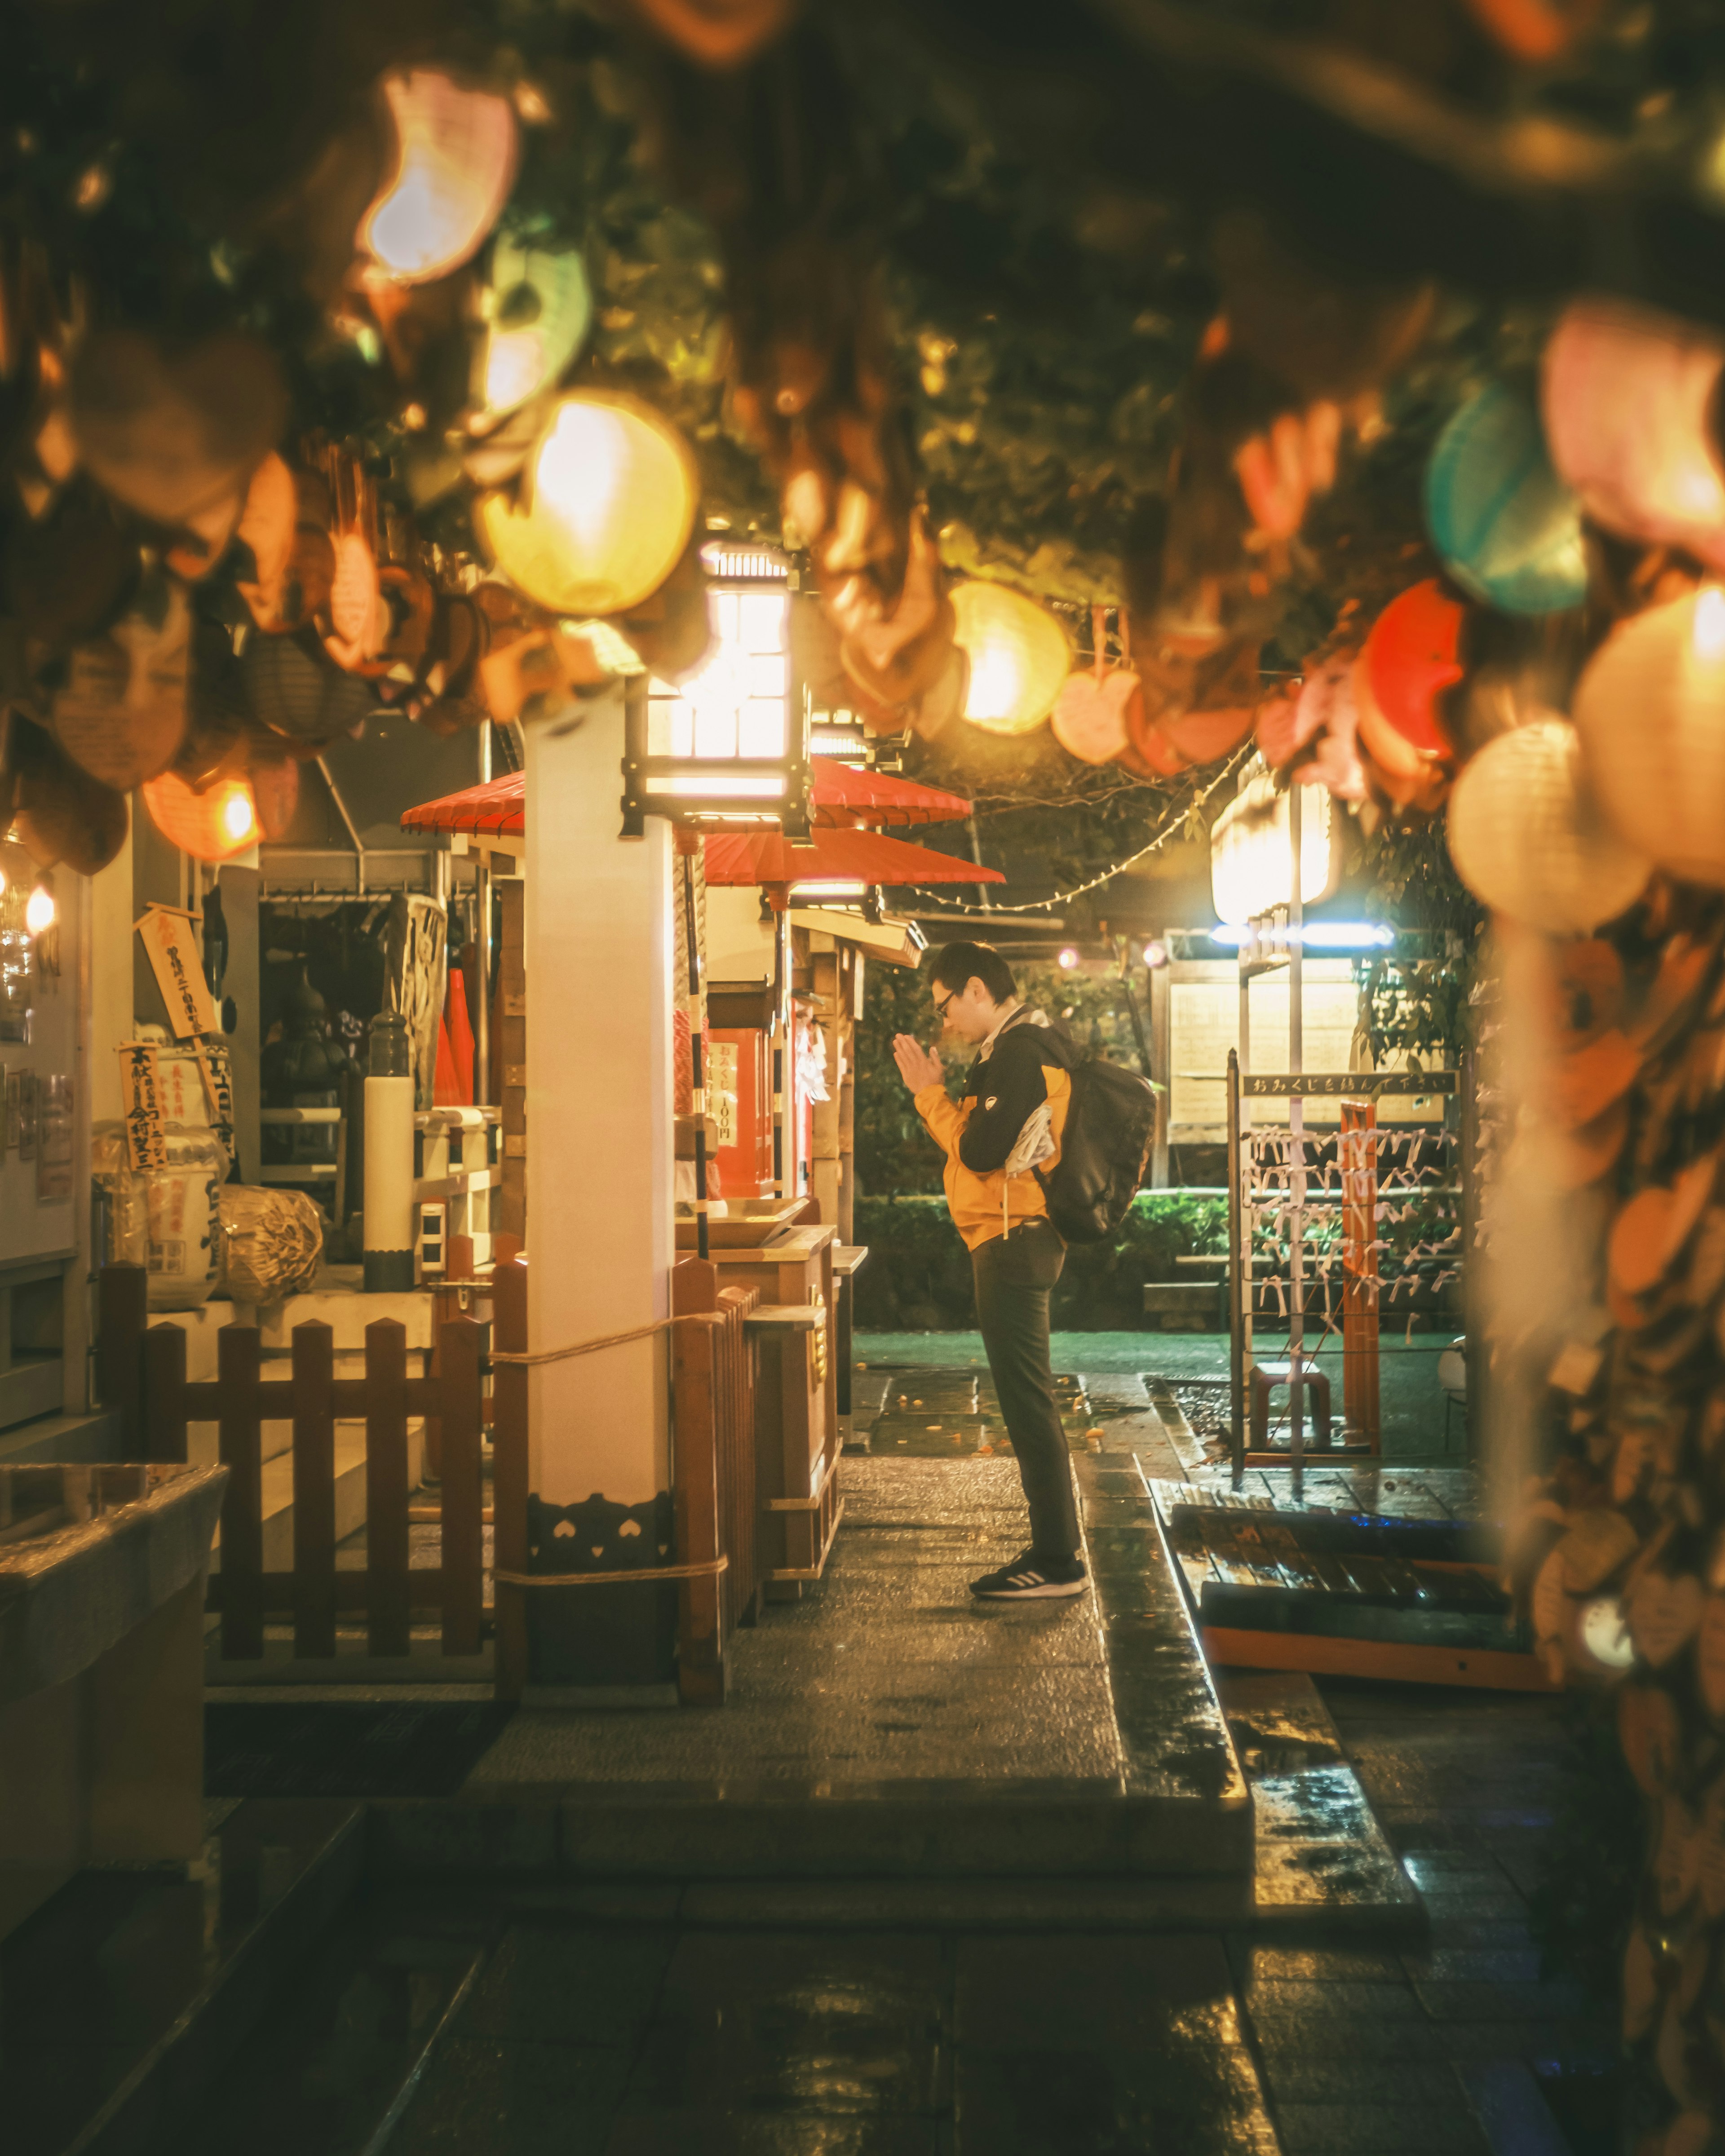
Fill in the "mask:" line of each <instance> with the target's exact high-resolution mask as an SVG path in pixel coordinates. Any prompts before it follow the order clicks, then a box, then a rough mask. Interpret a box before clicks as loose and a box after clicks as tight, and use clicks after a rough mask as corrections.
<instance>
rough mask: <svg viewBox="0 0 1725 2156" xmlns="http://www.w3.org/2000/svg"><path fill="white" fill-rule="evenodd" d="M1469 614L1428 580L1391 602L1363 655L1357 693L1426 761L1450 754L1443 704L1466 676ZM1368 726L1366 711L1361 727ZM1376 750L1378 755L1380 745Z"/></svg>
mask: <svg viewBox="0 0 1725 2156" xmlns="http://www.w3.org/2000/svg"><path fill="white" fill-rule="evenodd" d="M1466 612H1467V610H1466V608H1465V607H1464V606H1462V605H1461V602H1460V601H1459V600H1456V599H1453V598H1450V595H1449V593H1447V592H1446V591H1445V589H1444V588H1443V586H1442V585H1441V584H1440V583H1439V582H1438V580H1437V578H1436V577H1427V578H1426V580H1425V583H1420V584H1414V585H1413V586H1411V587H1410V588H1409V589H1408V590H1407V591H1404V592H1403V593H1399V595H1398V596H1397V597H1396V598H1393V599H1392V600H1391V601H1390V602H1389V605H1388V606H1387V607H1385V608H1384V611H1383V613H1380V614H1379V615H1378V619H1377V620H1376V621H1375V622H1373V624H1372V632H1371V634H1370V635H1369V636H1368V637H1367V639H1366V641H1365V648H1364V649H1363V650H1362V652H1361V653H1360V665H1359V672H1358V676H1357V677H1356V688H1357V689H1358V686H1359V685H1363V686H1364V687H1365V688H1366V689H1367V690H1368V691H1369V695H1368V699H1367V702H1368V705H1369V707H1370V712H1371V714H1372V716H1374V717H1377V718H1381V719H1382V720H1383V721H1384V723H1385V725H1386V726H1389V727H1390V728H1391V729H1392V730H1393V731H1394V732H1396V733H1398V734H1399V735H1400V736H1401V737H1402V740H1403V741H1404V742H1405V743H1406V744H1407V746H1408V747H1409V748H1412V749H1414V750H1415V751H1416V752H1418V753H1419V754H1420V756H1422V757H1438V756H1447V755H1448V754H1449V752H1450V747H1451V743H1450V737H1449V735H1448V734H1447V732H1445V728H1444V723H1443V721H1442V719H1441V718H1440V716H1439V714H1438V698H1439V697H1440V696H1441V695H1442V693H1443V691H1444V690H1445V689H1447V688H1449V687H1450V685H1452V684H1453V683H1455V682H1456V681H1459V680H1461V676H1462V675H1463V674H1464V673H1465V672H1466V668H1465V667H1464V666H1463V665H1462V663H1461V624H1462V623H1463V621H1464V620H1465V619H1466ZM1367 723H1368V721H1367V716H1366V712H1365V711H1364V709H1363V710H1362V715H1361V724H1362V726H1365V725H1366V724H1367ZM1372 749H1373V755H1376V754H1377V753H1378V750H1377V746H1376V743H1375V742H1373V744H1372ZM1380 760H1381V759H1380Z"/></svg>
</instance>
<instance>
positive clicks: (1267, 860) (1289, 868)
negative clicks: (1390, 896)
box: [1210, 768, 1342, 928]
mask: <svg viewBox="0 0 1725 2156" xmlns="http://www.w3.org/2000/svg"><path fill="white" fill-rule="evenodd" d="M1290 803H1291V794H1290V793H1289V791H1288V790H1287V789H1286V788H1281V787H1279V786H1277V784H1276V780H1275V778H1274V777H1273V776H1272V775H1271V773H1269V772H1267V771H1265V770H1263V769H1261V768H1260V769H1259V770H1257V771H1250V770H1249V771H1248V774H1247V776H1246V777H1245V778H1243V779H1242V780H1241V782H1240V791H1239V793H1237V794H1235V797H1234V798H1233V800H1232V801H1230V803H1229V804H1228V806H1227V807H1226V808H1224V810H1223V811H1222V813H1221V814H1220V815H1219V816H1218V817H1217V819H1216V820H1215V824H1214V827H1213V828H1212V829H1211V832H1210V900H1211V903H1212V904H1213V905H1214V907H1215V909H1216V915H1217V917H1218V919H1219V920H1221V921H1227V922H1229V923H1230V925H1231V926H1233V927H1236V928H1243V927H1245V925H1246V923H1247V922H1248V921H1255V920H1257V919H1259V918H1260V916H1262V915H1264V914H1266V913H1270V912H1272V911H1274V910H1275V909H1276V907H1277V906H1286V905H1288V904H1289V903H1290V901H1291V899H1292V897H1293V895H1294V850H1293V838H1292V819H1291V807H1290ZM1341 835H1342V819H1341V818H1340V817H1339V816H1338V815H1337V814H1336V813H1335V811H1334V809H1333V808H1332V805H1331V802H1330V797H1329V795H1328V794H1327V793H1325V792H1324V790H1323V788H1322V787H1318V786H1308V787H1307V788H1306V789H1305V790H1304V792H1303V793H1301V797H1300V900H1301V904H1302V905H1304V906H1316V905H1317V902H1318V901H1319V900H1320V899H1323V898H1327V897H1328V896H1330V894H1331V893H1332V891H1334V890H1335V888H1336V886H1337V884H1338V883H1339V882H1340V880H1341V869H1342V860H1341Z"/></svg>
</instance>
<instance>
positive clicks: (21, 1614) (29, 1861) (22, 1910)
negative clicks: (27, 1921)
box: [0, 1464, 228, 1937]
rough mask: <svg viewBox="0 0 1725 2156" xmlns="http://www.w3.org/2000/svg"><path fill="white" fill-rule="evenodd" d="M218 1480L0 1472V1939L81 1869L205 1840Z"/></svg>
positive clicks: (26, 1469) (214, 1473)
mask: <svg viewBox="0 0 1725 2156" xmlns="http://www.w3.org/2000/svg"><path fill="white" fill-rule="evenodd" d="M227 1479H228V1471H227V1470H226V1469H225V1468H223V1467H182V1466H113V1465H102V1466H59V1465H53V1464H46V1465H36V1466H14V1467H0V1937H4V1935H5V1934H6V1933H7V1932H8V1930H10V1929H11V1928H13V1926H14V1925H15V1924H17V1923H18V1922H21V1921H22V1920H23V1917H25V1916H27V1915H28V1913H29V1912H30V1910H31V1909H33V1908H34V1907H36V1906H37V1905H38V1904H39V1902H42V1901H44V1899H45V1898H46V1897H47V1896H48V1895H49V1894H51V1893H53V1892H55V1891H56V1890H57V1888H58V1887H59V1886H60V1885H62V1884H63V1883H64V1881H66V1880H67V1879H69V1877H70V1876H72V1874H73V1873H74V1871H77V1870H78V1869H79V1868H80V1866H82V1865H85V1864H89V1863H159V1862H162V1861H164V1860H172V1859H177V1858H189V1857H192V1856H195V1855H196V1853H197V1851H198V1848H199V1846H200V1845H201V1841H202V1836H203V1817H202V1794H203V1600H204V1575H205V1573H206V1571H207V1569H208V1564H209V1553H210V1544H211V1542H212V1539H213V1537H214V1533H215V1528H216V1522H217V1519H218V1516H219V1514H220V1512H221V1504H222V1491H223V1486H224V1485H225V1484H226V1481H227Z"/></svg>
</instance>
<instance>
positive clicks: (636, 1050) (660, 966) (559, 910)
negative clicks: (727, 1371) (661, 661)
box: [526, 693, 672, 1601]
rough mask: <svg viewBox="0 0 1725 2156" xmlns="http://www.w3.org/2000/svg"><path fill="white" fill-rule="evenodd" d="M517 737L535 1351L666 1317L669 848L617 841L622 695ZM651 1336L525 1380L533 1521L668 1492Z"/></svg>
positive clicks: (652, 824)
mask: <svg viewBox="0 0 1725 2156" xmlns="http://www.w3.org/2000/svg"><path fill="white" fill-rule="evenodd" d="M526 740H527V768H526V813H527V836H528V841H529V843H530V844H531V849H532V854H531V870H530V873H529V875H528V876H527V880H526V997H527V1117H526V1121H527V1131H526V1139H527V1328H528V1337H529V1341H530V1342H531V1347H533V1348H534V1350H535V1351H538V1350H542V1349H544V1348H548V1347H564V1346H567V1345H568V1344H570V1343H572V1342H575V1341H578V1340H590V1339H593V1338H594V1337H597V1336H599V1335H602V1334H605V1333H611V1332H626V1331H628V1330H629V1328H630V1327H634V1326H637V1325H645V1324H648V1323H650V1322H652V1321H653V1320H654V1319H655V1318H660V1317H665V1315H666V1314H667V1312H669V1309H670V1265H671V1182H672V1121H671V1116H672V1090H671V1089H672V1070H671V1035H670V1010H671V980H670V974H671V954H672V934H671V915H670V892H671V876H670V863H671V839H670V825H669V824H666V823H665V822H664V821H663V820H662V819H660V818H657V817H649V819H648V820H647V836H646V837H645V838H644V839H622V838H619V836H618V825H619V798H620V796H621V793H622V790H623V780H622V772H621V762H622V757H623V699H622V696H621V694H620V693H619V694H616V695H614V696H607V697H604V698H601V699H596V700H595V701H594V702H593V703H592V704H591V705H589V706H588V711H587V716H586V717H585V719H584V720H583V722H582V723H581V725H579V726H577V727H575V728H574V729H573V730H572V731H570V732H568V733H567V734H563V735H562V736H557V735H554V734H552V732H551V731H550V730H549V729H548V728H547V727H544V726H530V727H529V728H528V729H527V732H526ZM666 1338H667V1336H666V1335H665V1334H664V1333H662V1332H660V1333H656V1334H654V1335H652V1336H651V1337H649V1338H647V1339H644V1340H639V1341H634V1342H629V1344H628V1345H627V1346H624V1347H608V1348H604V1349H603V1350H601V1351H600V1352H599V1353H598V1354H594V1355H583V1356H578V1357H576V1358H574V1359H572V1360H571V1361H567V1362H562V1363H547V1364H541V1365H538V1366H536V1367H535V1368H532V1369H531V1371H530V1373H529V1376H528V1389H527V1399H528V1430H529V1449H528V1486H529V1489H530V1491H531V1493H532V1494H533V1496H536V1498H537V1499H539V1501H541V1503H542V1505H546V1506H552V1507H567V1506H572V1505H578V1504H583V1503H585V1502H586V1501H588V1500H589V1499H590V1498H593V1497H599V1498H603V1500H605V1501H607V1502H608V1504H610V1505H621V1506H624V1507H636V1506H641V1505H648V1504H650V1503H651V1501H653V1500H654V1499H655V1496H658V1495H659V1494H660V1492H663V1491H666V1490H667V1489H668V1488H669V1486H670V1464H669V1463H670V1446H669V1442H668V1434H667V1409H668V1402H667V1389H666V1372H667V1368H668V1349H667V1346H666ZM647 1561H648V1562H649V1563H651V1562H655V1561H656V1560H654V1559H648V1560H647ZM568 1568H569V1569H578V1568H579V1567H578V1566H577V1565H575V1564H573V1563H572V1564H571V1565H570V1566H569V1567H568ZM638 1591H639V1590H638ZM594 1592H595V1590H592V1589H574V1590H572V1591H571V1592H570V1593H569V1594H567V1596H566V1597H557V1595H556V1594H555V1592H554V1591H552V1599H568V1600H571V1601H572V1600H573V1599H576V1598H577V1597H578V1596H581V1595H583V1594H585V1595H589V1596H591V1595H592V1594H594ZM597 1592H598V1599H600V1600H603V1599H607V1597H606V1594H605V1592H604V1590H598V1591H597ZM541 1599H544V1598H543V1597H542V1598H541Z"/></svg>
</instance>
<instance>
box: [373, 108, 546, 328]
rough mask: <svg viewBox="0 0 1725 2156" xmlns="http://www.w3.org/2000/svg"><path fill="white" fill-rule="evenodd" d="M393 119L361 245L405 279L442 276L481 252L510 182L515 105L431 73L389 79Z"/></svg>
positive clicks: (512, 178) (411, 281) (381, 266)
mask: <svg viewBox="0 0 1725 2156" xmlns="http://www.w3.org/2000/svg"><path fill="white" fill-rule="evenodd" d="M383 95H384V96H385V98H386V99H387V100H388V104H389V112H390V116H391V118H392V119H393V121H394V122H395V137H396V163H395V170H394V172H393V173H392V174H391V176H390V179H389V183H388V186H387V187H385V188H384V190H383V192H382V194H380V195H379V196H378V198H377V200H376V201H375V202H374V203H372V206H371V208H369V209H368V210H367V212H366V213H365V215H364V217H363V218H361V220H360V227H359V244H360V246H361V247H362V249H364V251H365V252H366V253H367V254H369V255H370V256H371V258H372V260H373V261H374V262H375V263H376V264H377V266H378V268H379V269H382V270H383V271H385V272H386V273H387V275H389V276H390V277H392V278H394V279H396V280H398V281H399V282H400V283H402V284H404V285H419V284H424V283H425V282H427V281H428V280H430V279H432V278H434V277H446V276H447V275H449V272H450V271H451V270H452V269H459V268H460V266H461V264H463V263H464V262H465V261H466V260H467V259H468V258H469V257H470V255H472V254H475V253H477V252H478V250H479V249H480V246H481V245H482V244H483V243H484V241H485V235H486V234H487V233H488V232H490V229H491V227H492V226H493V225H494V224H495V223H496V222H497V218H498V215H499V213H501V210H502V208H503V205H504V204H505V203H506V202H507V201H508V199H509V191H510V189H511V187H513V186H514V184H515V167H516V119H515V108H514V107H513V106H512V105H511V103H510V101H509V100H508V99H507V98H506V97H497V96H495V95H492V94H491V92H490V91H489V90H464V89H462V87H461V86H460V85H459V83H456V82H452V81H451V80H450V79H449V76H448V75H446V74H438V73H437V72H436V70H435V69H429V68H415V69H413V70H412V71H411V72H410V73H407V74H392V75H388V76H386V77H385V79H384V83H383Z"/></svg>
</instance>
